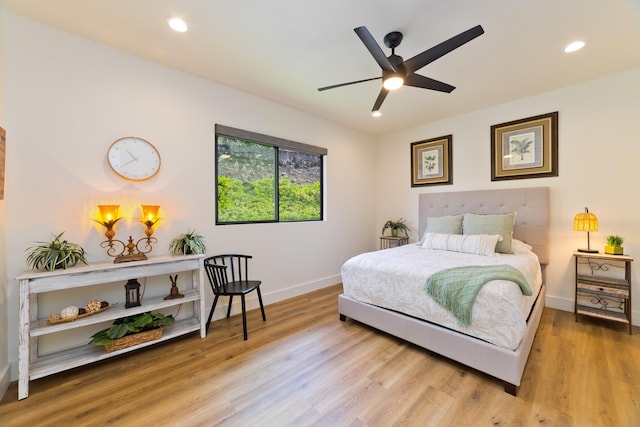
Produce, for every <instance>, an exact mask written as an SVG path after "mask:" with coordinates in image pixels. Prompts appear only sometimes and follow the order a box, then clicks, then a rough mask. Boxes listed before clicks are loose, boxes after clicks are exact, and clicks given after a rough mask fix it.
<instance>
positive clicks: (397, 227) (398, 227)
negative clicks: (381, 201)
mask: <svg viewBox="0 0 640 427" xmlns="http://www.w3.org/2000/svg"><path fill="white" fill-rule="evenodd" d="M387 228H390V229H391V236H393V237H398V233H399V232H400V231H402V233H404V235H405V236H407V237H408V236H409V235H408V234H407V231H411V229H410V228H409V227H408V226H407V224H406V220H405V219H403V218H400V219H399V220H397V221H391V220H389V221H387V222H385V223H384V226H383V227H382V235H383V236H384V232H385V231H386V230H387Z"/></svg>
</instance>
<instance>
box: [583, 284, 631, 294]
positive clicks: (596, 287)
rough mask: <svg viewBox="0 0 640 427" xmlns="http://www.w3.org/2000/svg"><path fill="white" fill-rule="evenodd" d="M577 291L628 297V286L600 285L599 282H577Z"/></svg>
mask: <svg viewBox="0 0 640 427" xmlns="http://www.w3.org/2000/svg"><path fill="white" fill-rule="evenodd" d="M577 286H578V292H587V293H593V294H599V295H605V296H612V297H618V298H629V287H628V286H624V287H623V286H612V285H601V284H593V283H581V282H578V283H577Z"/></svg>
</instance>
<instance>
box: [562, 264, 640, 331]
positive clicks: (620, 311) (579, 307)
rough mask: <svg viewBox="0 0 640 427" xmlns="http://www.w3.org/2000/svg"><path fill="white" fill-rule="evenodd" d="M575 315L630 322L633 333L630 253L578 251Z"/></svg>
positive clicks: (628, 323)
mask: <svg viewBox="0 0 640 427" xmlns="http://www.w3.org/2000/svg"><path fill="white" fill-rule="evenodd" d="M573 256H574V258H575V264H576V282H575V286H576V290H575V316H576V322H577V321H578V314H582V315H585V316H592V317H599V318H601V319H607V320H613V321H616V322H620V323H624V324H627V325H629V334H630V335H631V333H632V331H631V326H632V324H631V263H632V262H633V258H632V257H631V256H629V255H607V254H600V253H584V252H576V253H574V254H573Z"/></svg>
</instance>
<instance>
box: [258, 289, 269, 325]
mask: <svg viewBox="0 0 640 427" xmlns="http://www.w3.org/2000/svg"><path fill="white" fill-rule="evenodd" d="M256 291H258V301H260V311H262V320H263V321H265V322H266V321H267V316H265V315H264V305H262V294H261V293H260V288H256Z"/></svg>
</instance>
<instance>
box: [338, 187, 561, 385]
mask: <svg viewBox="0 0 640 427" xmlns="http://www.w3.org/2000/svg"><path fill="white" fill-rule="evenodd" d="M419 205H420V206H419V234H420V235H422V233H423V232H424V229H425V227H426V223H427V221H428V218H429V217H430V216H442V215H453V214H460V213H467V212H471V213H483V214H490V213H505V212H512V211H515V212H517V214H516V219H515V226H514V233H513V234H514V237H515V238H517V239H520V240H522V241H524V242H526V243H528V244H530V245H531V246H533V250H534V252H535V253H536V254H537V255H538V257H539V258H540V262H541V264H543V266H542V267H543V280H544V266H545V265H546V264H547V263H548V260H549V246H548V226H549V189H548V188H547V187H535V188H520V189H505V190H484V191H460V192H450V193H433V194H431V193H428V194H421V195H420V201H419ZM545 290H546V288H545V286H544V284H543V286H542V288H541V290H540V293H539V294H538V297H537V300H536V303H535V305H534V306H533V308H532V309H531V313H530V314H529V319H528V321H527V329H526V333H525V335H524V337H523V339H522V342H521V343H520V345H519V346H518V348H517V349H516V350H508V349H505V348H502V347H498V346H496V345H493V344H490V343H488V342H486V341H483V340H480V339H477V338H473V337H471V336H468V335H465V334H461V333H460V332H456V331H453V330H451V329H447V328H445V327H442V326H439V325H436V324H434V323H430V322H427V321H424V320H421V319H417V318H414V317H410V316H407V315H405V314H402V313H398V312H395V311H392V310H387V309H384V308H380V307H377V306H374V305H370V304H366V303H362V302H359V301H356V300H354V299H352V298H349V297H347V296H345V295H340V296H339V297H338V311H339V313H340V320H343V321H344V320H346V319H347V318H351V319H353V320H356V321H358V322H361V323H364V324H367V325H369V326H372V327H374V328H376V329H379V330H381V331H384V332H387V333H389V334H391V335H393V336H396V337H398V338H401V339H404V340H406V341H408V342H411V343H413V344H416V345H418V346H420V347H423V348H426V349H427V350H431V351H433V352H434V353H438V354H440V355H442V356H445V357H448V358H449V359H452V360H455V361H457V362H460V363H462V364H464V365H467V366H469V367H471V368H474V369H477V370H479V371H481V372H484V373H486V374H488V375H491V376H493V377H495V378H498V379H500V380H502V381H503V384H504V389H505V391H506V392H507V393H510V394H512V395H514V396H515V395H516V393H517V390H518V387H519V386H520V382H521V379H522V374H523V372H524V369H525V366H526V364H527V359H528V357H529V352H530V351H531V347H532V345H533V340H534V338H535V335H536V331H537V330H538V325H539V323H540V318H541V316H542V310H543V309H544V302H545Z"/></svg>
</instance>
